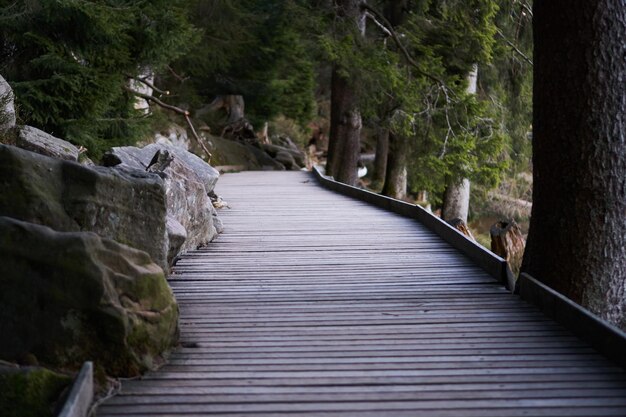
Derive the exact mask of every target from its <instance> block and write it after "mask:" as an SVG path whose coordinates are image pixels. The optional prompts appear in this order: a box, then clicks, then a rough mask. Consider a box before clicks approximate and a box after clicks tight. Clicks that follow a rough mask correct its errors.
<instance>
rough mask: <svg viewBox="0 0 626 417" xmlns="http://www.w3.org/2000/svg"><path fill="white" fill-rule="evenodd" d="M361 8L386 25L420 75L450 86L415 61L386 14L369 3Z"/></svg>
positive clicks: (388, 31)
mask: <svg viewBox="0 0 626 417" xmlns="http://www.w3.org/2000/svg"><path fill="white" fill-rule="evenodd" d="M361 8H362V9H363V10H366V11H367V12H368V13H367V15H368V16H370V15H371V16H374V17H375V18H376V19H377V20H376V22H377V23H378V24H381V25H383V26H384V28H385V29H386V32H385V33H388V34H389V36H391V38H392V39H393V40H394V42H395V43H396V45H397V46H398V48H399V49H400V51H401V52H402V55H404V58H405V59H406V61H407V62H408V63H409V64H411V66H413V67H414V68H415V69H416V70H417V72H418V73H419V74H420V75H423V76H424V77H426V78H429V79H431V80H433V81H435V82H436V83H437V84H439V85H441V86H442V87H444V88H448V86H447V85H446V83H445V82H444V81H443V80H442V79H441V78H439V77H437V76H435V75H432V74H429V73H427V72H425V71H424V70H422V69H421V68H420V67H419V65H418V64H417V62H415V60H414V59H413V57H412V56H411V54H410V53H409V51H408V50H407V49H406V47H405V46H404V44H403V43H402V41H401V40H400V37H399V36H398V34H397V33H396V32H395V31H394V30H393V25H392V24H391V23H390V22H389V21H388V20H387V18H386V17H385V16H383V15H382V14H381V13H380V12H379V11H378V10H376V9H374V8H372V7H370V6H369V5H368V4H367V3H361ZM381 22H382V23H381Z"/></svg>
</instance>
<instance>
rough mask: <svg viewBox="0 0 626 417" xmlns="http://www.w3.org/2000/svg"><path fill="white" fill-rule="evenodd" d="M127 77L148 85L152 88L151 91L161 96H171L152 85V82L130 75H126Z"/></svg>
mask: <svg viewBox="0 0 626 417" xmlns="http://www.w3.org/2000/svg"><path fill="white" fill-rule="evenodd" d="M126 76H127V77H128V78H130V79H131V80H135V81H139V82H140V83H142V84H144V85H147V86H148V87H150V88H151V89H153V90H154V91H156V92H157V93H159V94H163V95H164V96H169V95H170V92H169V91H167V90H161V89H160V88H158V87H156V86H155V85H154V84H152V83H151V82H150V81H148V80H147V79H145V78H137V77H133V76H132V75H128V74H126Z"/></svg>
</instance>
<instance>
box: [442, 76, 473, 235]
mask: <svg viewBox="0 0 626 417" xmlns="http://www.w3.org/2000/svg"><path fill="white" fill-rule="evenodd" d="M477 87H478V65H477V64H474V66H473V68H472V70H471V71H470V73H469V74H468V75H467V90H466V91H467V94H476V91H477ZM469 203H470V181H469V179H467V178H463V180H462V181H460V182H450V183H449V184H448V185H447V186H446V189H445V191H444V193H443V207H442V210H441V213H442V217H443V219H444V220H445V221H447V222H449V221H452V220H455V219H460V220H462V221H463V223H465V224H467V216H468V213H469Z"/></svg>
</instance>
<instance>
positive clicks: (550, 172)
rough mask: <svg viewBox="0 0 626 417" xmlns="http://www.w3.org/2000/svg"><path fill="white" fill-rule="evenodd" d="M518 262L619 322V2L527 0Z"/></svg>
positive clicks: (622, 238) (622, 26)
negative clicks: (525, 165) (527, 158)
mask: <svg viewBox="0 0 626 417" xmlns="http://www.w3.org/2000/svg"><path fill="white" fill-rule="evenodd" d="M533 10H534V22H533V27H534V37H535V52H534V63H535V65H534V87H533V101H534V109H533V113H534V114H533V164H534V168H533V178H534V182H533V207H532V217H531V222H530V233H529V237H528V242H527V245H526V253H525V255H524V261H523V265H522V271H524V272H528V273H530V274H531V275H533V276H534V277H535V278H537V279H539V280H541V281H543V282H545V283H546V284H547V285H549V286H551V287H552V288H554V289H556V290H557V291H559V292H561V293H563V294H565V295H566V296H567V297H569V298H571V299H572V300H574V301H575V302H577V303H580V304H582V305H583V306H585V307H587V308H589V309H590V310H591V311H593V312H595V313H596V314H598V315H600V316H601V317H603V318H605V319H607V320H609V321H612V322H613V323H615V324H617V325H618V326H620V327H621V328H622V329H625V330H626V251H625V248H626V232H625V231H626V136H625V135H626V133H625V132H626V84H625V83H624V80H626V59H624V57H625V56H626V43H625V42H624V39H626V4H625V3H624V0H589V1H583V2H577V3H576V7H572V3H571V2H570V1H566V0H550V1H536V2H534V6H533Z"/></svg>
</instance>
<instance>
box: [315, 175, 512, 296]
mask: <svg viewBox="0 0 626 417" xmlns="http://www.w3.org/2000/svg"><path fill="white" fill-rule="evenodd" d="M313 175H314V176H315V177H316V178H317V180H318V181H319V183H320V184H321V185H322V186H323V187H325V188H328V189H329V190H332V191H335V192H338V193H340V194H343V195H346V196H349V197H352V198H356V199H358V200H361V201H364V202H366V203H369V204H372V205H374V206H377V207H380V208H382V209H385V210H388V211H392V212H394V213H396V214H399V215H401V216H404V217H409V218H412V219H415V220H417V221H418V222H420V223H421V224H422V225H424V226H425V227H426V228H428V229H429V230H431V231H432V232H434V233H435V234H436V235H438V236H439V237H441V238H442V239H443V240H445V241H446V242H447V243H449V244H450V245H451V246H452V247H454V248H455V249H457V250H459V251H460V252H461V253H463V254H464V255H465V256H467V257H468V258H470V259H471V260H472V261H473V262H474V263H475V264H476V265H478V266H479V267H480V268H482V269H483V270H484V271H485V272H487V273H488V274H489V275H491V276H492V277H493V278H495V279H496V280H497V281H499V282H501V283H502V284H504V286H505V287H506V288H507V289H508V290H509V291H511V292H514V291H515V276H514V275H513V273H512V272H511V270H510V268H509V267H508V264H507V262H506V261H505V260H504V259H502V258H501V257H499V256H498V255H496V254H494V253H492V252H491V251H489V250H488V249H486V248H484V247H483V246H481V245H479V244H478V243H476V242H474V241H472V240H470V239H468V238H467V237H466V236H465V235H463V233H461V232H459V231H458V230H456V229H455V228H454V227H452V226H450V225H449V224H448V223H446V222H445V221H443V220H442V219H440V218H439V217H437V216H435V215H433V214H432V213H429V212H428V211H427V210H425V209H424V208H422V207H420V206H418V205H416V204H409V203H406V202H404V201H400V200H396V199H393V198H390V197H387V196H384V195H380V194H376V193H373V192H371V191H367V190H363V189H361V188H357V187H353V186H350V185H347V184H343V183H340V182H337V181H335V180H334V179H333V178H332V177H329V176H326V175H325V174H324V173H323V168H321V167H319V166H314V167H313Z"/></svg>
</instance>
